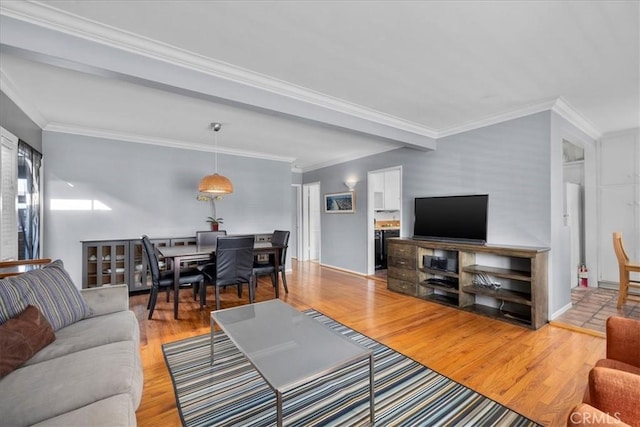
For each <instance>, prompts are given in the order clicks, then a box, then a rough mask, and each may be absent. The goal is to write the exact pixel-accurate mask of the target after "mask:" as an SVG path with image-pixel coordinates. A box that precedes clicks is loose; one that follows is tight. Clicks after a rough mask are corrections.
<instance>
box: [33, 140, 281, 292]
mask: <svg viewBox="0 0 640 427" xmlns="http://www.w3.org/2000/svg"><path fill="white" fill-rule="evenodd" d="M43 148H44V155H45V157H46V159H47V164H46V168H45V176H44V180H45V183H46V186H45V189H44V199H45V203H44V220H45V223H46V227H45V239H44V242H45V246H44V255H45V256H47V257H51V258H61V259H62V260H63V261H64V263H65V266H66V267H67V269H68V270H69V272H70V273H71V275H72V277H73V279H74V281H75V282H76V285H77V286H80V285H81V283H82V282H81V273H82V264H81V252H82V251H81V248H82V246H81V241H82V240H92V239H96V240H97V239H124V238H139V237H140V236H141V235H142V234H148V235H149V236H150V237H169V236H194V235H195V232H196V231H197V230H207V229H208V228H209V225H208V224H207V223H206V222H205V220H206V218H207V216H210V215H211V205H210V203H208V202H200V201H197V200H196V195H197V194H198V190H197V187H198V182H199V180H200V179H201V178H202V177H203V176H204V175H206V174H210V173H213V153H203V152H200V151H192V150H183V149H177V148H167V147H160V146H154V145H145V144H136V143H129V142H122V141H114V140H107V139H100V138H92V137H84V136H77V135H70V134H62V133H55V132H44V134H43ZM218 171H219V173H221V174H222V175H225V176H227V177H228V178H229V179H230V180H231V181H232V182H233V184H234V193H233V194H230V195H227V196H224V198H223V200H220V201H218V202H217V215H218V216H219V217H222V218H224V224H223V226H222V228H224V229H226V230H227V231H228V233H231V234H239V233H262V232H272V231H273V230H274V229H284V230H289V229H290V227H291V165H290V164H289V163H285V162H277V161H271V160H261V159H255V158H245V157H237V156H230V155H222V154H221V155H219V157H218ZM52 199H67V200H97V201H100V202H101V203H103V204H104V205H106V206H108V207H109V208H110V209H111V210H106V211H105V210H91V211H74V210H53V211H52V210H51V200H52Z"/></svg>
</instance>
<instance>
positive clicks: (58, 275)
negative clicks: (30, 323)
mask: <svg viewBox="0 0 640 427" xmlns="http://www.w3.org/2000/svg"><path fill="white" fill-rule="evenodd" d="M9 279H10V280H13V281H15V282H16V283H18V284H19V285H21V286H23V287H24V289H25V293H24V298H25V299H26V301H27V302H28V303H29V304H31V305H35V306H36V307H38V308H39V309H40V311H41V312H42V314H44V317H46V318H47V320H49V323H51V326H52V327H53V330H54V331H57V330H59V329H61V328H64V327H65V326H67V325H70V324H72V323H74V322H77V321H78V320H82V319H84V318H85V317H87V316H89V315H91V310H90V309H89V306H87V304H86V303H85V301H84V299H83V298H82V295H81V294H80V291H79V290H78V288H76V286H75V285H74V284H73V281H72V280H71V277H70V276H69V273H67V271H66V270H65V269H64V266H63V264H62V261H60V260H56V261H54V262H52V263H51V264H48V265H45V266H44V267H42V268H41V269H39V270H32V271H28V272H26V273H24V274H20V275H18V276H14V277H11V278H9Z"/></svg>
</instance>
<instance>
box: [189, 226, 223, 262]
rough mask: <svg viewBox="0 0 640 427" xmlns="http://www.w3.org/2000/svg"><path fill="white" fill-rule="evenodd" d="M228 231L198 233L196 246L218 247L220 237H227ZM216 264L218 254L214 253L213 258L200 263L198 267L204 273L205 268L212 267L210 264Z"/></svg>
mask: <svg viewBox="0 0 640 427" xmlns="http://www.w3.org/2000/svg"><path fill="white" fill-rule="evenodd" d="M226 235H227V231H226V230H218V231H208V230H207V231H196V244H197V245H198V246H214V247H215V246H216V242H217V241H218V237H220V236H226ZM215 263H216V253H215V252H212V253H211V257H210V259H209V260H208V261H204V262H200V263H199V265H198V266H197V268H198V270H200V271H202V270H203V269H205V268H209V267H211V266H210V264H214V265H215Z"/></svg>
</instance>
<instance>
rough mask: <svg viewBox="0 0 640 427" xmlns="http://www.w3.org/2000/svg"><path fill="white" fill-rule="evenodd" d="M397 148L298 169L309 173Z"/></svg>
mask: <svg viewBox="0 0 640 427" xmlns="http://www.w3.org/2000/svg"><path fill="white" fill-rule="evenodd" d="M399 148H402V147H397V146H396V147H386V148H382V149H378V150H371V151H366V152H359V153H354V154H351V155H349V156H343V157H340V158H339V159H335V160H331V161H328V162H323V163H316V164H314V165H310V166H306V167H304V168H302V169H300V171H301V172H303V173H304V172H311V171H314V170H317V169H322V168H326V167H329V166H334V165H339V164H341V163H345V162H350V161H353V160H358V159H363V158H365V157H369V156H373V155H375V154H381V153H386V152H387V151H393V150H397V149H399Z"/></svg>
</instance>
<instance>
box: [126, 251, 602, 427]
mask: <svg viewBox="0 0 640 427" xmlns="http://www.w3.org/2000/svg"><path fill="white" fill-rule="evenodd" d="M287 279H288V280H287V282H288V284H289V294H285V293H284V291H282V292H281V295H280V298H281V299H282V300H283V301H285V302H287V303H289V304H291V305H293V306H294V307H297V308H298V309H301V310H303V309H306V308H314V309H316V310H318V311H320V312H322V313H324V314H326V315H328V316H330V317H332V318H333V319H335V320H337V321H339V322H342V323H343V324H345V325H347V326H349V327H351V328H353V329H355V330H357V331H359V332H361V333H363V334H365V335H367V336H369V337H371V338H374V339H376V340H378V341H380V342H381V343H383V344H385V345H387V346H389V347H391V348H393V349H395V350H397V351H399V352H401V353H403V354H405V355H407V356H409V357H411V358H413V359H415V360H417V361H419V362H421V363H423V364H424V365H426V366H428V367H429V368H431V369H434V370H435V371H437V372H440V373H441V374H443V375H446V376H447V377H449V378H451V379H453V380H455V381H458V382H460V383H462V384H464V385H466V386H467V387H470V388H472V389H473V390H476V391H478V392H480V393H482V394H484V395H485V396H487V397H490V398H491V399H494V400H495V401H497V402H500V403H501V404H503V405H505V406H508V407H509V408H511V409H513V410H515V411H517V412H519V413H521V414H522V415H525V416H527V417H529V418H531V419H532V420H534V421H536V422H538V423H540V424H543V425H549V426H560V425H565V424H566V422H565V421H566V419H567V416H568V414H569V412H570V410H571V408H573V406H575V405H576V404H577V403H578V402H580V400H581V398H582V394H583V391H584V387H585V385H586V381H587V375H588V372H589V370H590V369H591V367H592V366H593V365H594V364H595V362H596V361H597V360H598V359H600V358H603V357H604V354H605V340H604V339H603V338H601V337H598V336H593V335H589V334H583V333H580V332H576V331H572V330H568V329H564V328H562V327H557V326H550V325H547V326H545V327H543V328H541V329H539V330H538V331H531V330H529V329H525V328H522V327H519V326H514V325H510V324H507V323H503V322H499V321H496V320H492V319H488V318H484V317H481V316H478V315H474V314H471V313H466V312H463V311H459V310H456V309H453V308H449V307H445V306H441V305H438V304H434V303H430V302H427V301H422V300H420V299H417V298H412V297H408V296H404V295H401V294H398V293H395V292H392V291H389V290H387V288H386V283H384V282H382V281H379V280H372V279H368V278H365V277H361V276H357V275H353V274H348V273H344V272H341V271H337V270H334V269H330V268H324V267H321V266H319V265H318V264H316V263H311V262H296V261H294V262H293V272H292V273H290V274H288V275H287ZM246 294H247V291H246V289H245V293H244V296H243V299H242V300H239V299H238V297H237V294H236V292H235V290H234V289H227V290H226V291H224V292H222V293H221V296H222V307H223V308H228V307H231V306H235V305H238V304H242V303H246V298H247V295H246ZM271 298H273V288H272V287H271V284H270V282H268V279H267V278H263V279H261V280H260V284H259V286H258V289H257V296H256V299H257V301H264V300H267V299H271ZM147 299H148V296H147V295H136V296H132V297H131V299H130V304H131V309H132V310H133V311H134V312H135V313H136V315H137V317H138V319H139V320H140V330H141V353H142V363H143V367H144V391H143V395H142V403H141V405H140V408H139V409H138V411H137V419H138V424H139V425H140V426H179V425H180V418H179V416H178V411H177V409H176V404H175V397H174V393H173V386H172V384H171V378H170V376H169V373H168V371H167V367H166V365H165V362H164V358H163V355H162V350H161V344H162V343H166V342H171V341H175V340H178V339H181V338H186V337H190V336H195V335H200V334H204V333H209V313H210V311H211V309H212V308H211V307H213V306H214V305H213V296H212V289H210V293H209V299H208V303H209V305H208V308H207V309H206V310H203V311H201V310H200V309H199V305H198V303H195V302H194V301H193V293H192V292H191V290H190V289H188V290H183V291H182V292H181V294H180V319H179V320H174V319H173V316H172V313H173V311H172V307H173V306H172V303H166V302H165V297H164V293H162V294H161V295H160V296H159V298H158V300H159V302H158V305H157V306H156V311H155V312H154V315H153V317H154V320H150V321H149V320H147V310H146V304H147Z"/></svg>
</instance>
